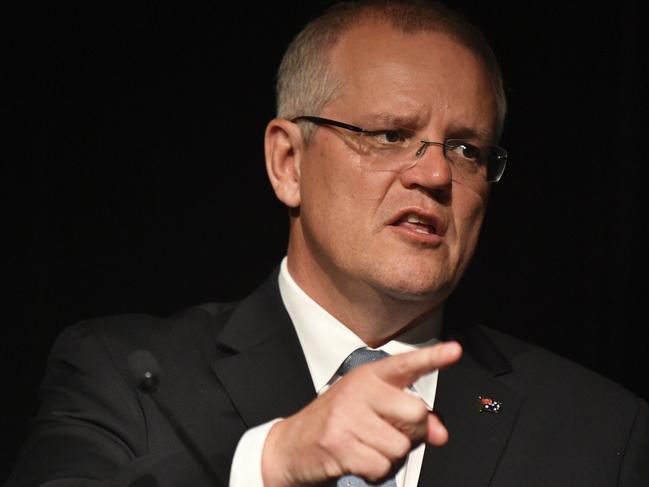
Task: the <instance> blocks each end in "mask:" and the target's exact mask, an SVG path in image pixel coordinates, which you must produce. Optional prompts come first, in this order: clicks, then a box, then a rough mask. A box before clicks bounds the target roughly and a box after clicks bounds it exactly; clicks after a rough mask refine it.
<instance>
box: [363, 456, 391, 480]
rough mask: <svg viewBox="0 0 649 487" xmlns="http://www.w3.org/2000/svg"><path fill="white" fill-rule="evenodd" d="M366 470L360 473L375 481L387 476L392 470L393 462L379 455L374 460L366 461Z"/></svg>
mask: <svg viewBox="0 0 649 487" xmlns="http://www.w3.org/2000/svg"><path fill="white" fill-rule="evenodd" d="M365 470H366V471H364V472H359V473H360V474H361V475H362V476H363V477H365V478H366V479H367V480H369V481H370V482H372V483H374V482H377V481H379V480H381V479H383V478H385V477H386V476H387V475H388V474H389V473H390V472H391V471H392V462H390V460H388V459H387V458H385V457H377V458H376V459H374V460H373V461H372V462H370V463H366V468H365Z"/></svg>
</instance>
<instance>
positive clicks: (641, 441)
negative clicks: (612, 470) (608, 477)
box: [618, 400, 649, 487]
mask: <svg viewBox="0 0 649 487" xmlns="http://www.w3.org/2000/svg"><path fill="white" fill-rule="evenodd" d="M622 454H623V455H624V457H623V458H622V466H621V468H620V479H619V482H618V485H619V486H620V487H646V486H649V405H648V404H647V403H646V402H645V401H643V400H638V410H637V414H636V417H635V421H634V423H633V427H632V428H631V432H630V434H629V441H628V443H627V447H626V449H625V451H624V452H623V453H622Z"/></svg>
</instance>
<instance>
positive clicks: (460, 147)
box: [446, 140, 482, 162]
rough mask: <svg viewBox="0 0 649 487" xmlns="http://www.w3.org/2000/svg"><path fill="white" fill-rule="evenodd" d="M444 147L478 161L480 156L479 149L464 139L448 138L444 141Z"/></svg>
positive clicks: (465, 157) (463, 156)
mask: <svg viewBox="0 0 649 487" xmlns="http://www.w3.org/2000/svg"><path fill="white" fill-rule="evenodd" d="M446 148H447V150H450V151H452V152H453V153H455V154H456V155H458V156H462V158H464V159H468V160H472V161H476V162H480V160H481V158H482V154H481V152H480V149H479V148H478V147H476V146H475V145H472V144H469V143H467V142H465V141H460V140H449V141H447V142H446Z"/></svg>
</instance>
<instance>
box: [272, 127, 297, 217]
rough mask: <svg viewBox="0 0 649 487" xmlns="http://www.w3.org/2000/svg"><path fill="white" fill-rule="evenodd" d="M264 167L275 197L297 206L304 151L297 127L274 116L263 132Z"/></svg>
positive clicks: (290, 205) (288, 204) (294, 206)
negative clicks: (301, 161)
mask: <svg viewBox="0 0 649 487" xmlns="http://www.w3.org/2000/svg"><path fill="white" fill-rule="evenodd" d="M264 151H265V155H266V171H267V172H268V179H270V184H271V185H272V186H273V189H274V190H275V195H276V196H277V198H278V199H279V200H280V201H281V202H282V203H284V204H285V205H286V206H288V207H289V208H297V207H299V206H300V159H301V157H302V153H303V144H302V136H301V133H300V129H299V128H298V127H297V125H295V124H294V123H292V122H290V121H288V120H285V119H281V118H275V119H273V120H271V121H270V122H269V123H268V126H267V127H266V133H265V136H264Z"/></svg>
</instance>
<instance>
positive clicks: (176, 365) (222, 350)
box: [7, 273, 649, 487]
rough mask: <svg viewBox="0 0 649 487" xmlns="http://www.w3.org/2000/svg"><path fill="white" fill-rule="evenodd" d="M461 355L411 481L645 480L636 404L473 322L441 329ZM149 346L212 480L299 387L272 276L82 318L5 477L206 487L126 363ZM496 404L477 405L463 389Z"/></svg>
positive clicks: (293, 401)
mask: <svg viewBox="0 0 649 487" xmlns="http://www.w3.org/2000/svg"><path fill="white" fill-rule="evenodd" d="M456 334H457V336H456V338H457V339H459V341H460V342H461V343H462V344H463V346H464V348H465V354H464V356H463V358H462V360H461V362H460V363H459V364H457V365H455V366H453V367H451V368H449V369H448V370H444V371H442V372H441V373H440V376H439V384H438V389H437V398H436V409H437V411H438V413H439V414H440V415H441V417H442V418H443V420H444V421H445V423H446V425H447V427H448V429H449V432H450V441H449V443H448V444H447V445H446V446H444V447H443V448H431V447H427V450H426V454H425V457H424V463H423V466H422V471H421V475H420V482H419V485H421V486H425V485H434V486H436V487H443V486H462V487H475V486H487V485H490V486H494V487H503V486H516V487H520V486H570V487H577V486H588V487H595V486H613V485H624V486H645V487H646V486H648V485H649V412H648V409H647V405H646V403H645V402H643V401H640V400H638V399H636V398H635V397H634V396H632V395H631V394H630V393H628V392H626V391H625V390H624V389H622V388H620V387H619V386H617V385H615V384H613V383H611V382H609V381H607V380H605V379H603V378H601V377H599V376H597V375H596V374H594V373H592V372H589V371H588V370H585V369H583V368H581V367H579V366H577V365H574V364H572V363H570V362H568V361H566V360H564V359H562V358H559V357H557V356H555V355H553V354H550V353H548V352H546V351H543V350H541V349H539V348H537V347H534V346H531V345H529V344H526V343H523V342H521V341H518V340H516V339H513V338H511V337H508V336H505V335H503V334H500V333H497V332H495V331H493V330H490V329H487V328H484V327H477V326H473V327H465V328H462V329H459V330H456ZM137 349H147V350H150V351H151V352H152V353H153V354H154V355H155V356H156V357H157V359H158V361H159V363H160V365H161V370H162V374H161V382H160V393H161V394H162V395H163V399H164V401H165V402H166V403H167V405H168V406H169V407H170V408H171V409H172V410H173V411H174V413H175V414H176V415H177V416H178V418H179V420H180V421H181V422H182V423H183V424H184V426H185V427H186V428H187V429H188V431H189V432H190V434H191V436H192V437H193V438H194V439H195V440H196V441H197V442H198V444H199V445H200V447H201V448H202V449H203V450H204V451H205V452H206V453H207V455H208V456H209V457H210V459H211V462H213V465H214V466H215V467H216V468H217V470H218V471H219V474H220V475H221V476H222V478H223V483H224V484H225V483H226V482H227V477H228V474H229V465H230V461H231V458H232V455H233V453H234V449H235V447H236V444H237V442H238V440H239V438H240V437H241V435H242V434H243V433H244V432H245V431H246V429H248V428H250V427H252V426H256V425H258V424H260V423H263V422H265V421H268V420H270V419H272V418H276V417H285V416H288V415H290V414H292V413H294V412H296V411H298V410H299V409H300V408H302V407H303V406H304V405H306V404H307V403H308V402H309V401H311V400H312V399H313V398H314V397H315V395H316V394H315V391H314V388H313V384H312V383H311V379H310V375H309V373H308V369H307V365H306V361H305V359H304V356H303V354H302V351H301V348H300V345H299V342H298V339H297V336H296V334H295V331H294V329H293V326H292V324H291V322H290V319H289V317H288V314H287V312H286V310H285V309H284V306H283V304H282V301H281V298H280V296H279V291H278V286H277V275H276V273H275V274H274V275H272V276H271V277H270V279H269V280H268V281H267V282H266V283H265V284H264V285H263V286H261V287H260V288H259V289H258V290H257V291H256V292H255V293H253V294H252V295H251V296H250V297H248V298H247V299H245V300H244V301H242V302H241V303H238V304H209V305H206V306H200V307H196V308H192V309H189V310H186V311H184V312H182V313H180V314H178V315H175V316H173V317H171V318H167V319H159V318H154V317H151V316H145V315H128V316H119V317H111V318H102V319H98V320H91V321H85V322H82V323H80V324H78V325H75V326H74V327H71V328H69V329H67V330H65V331H64V332H63V333H62V334H61V335H60V337H59V338H58V340H57V342H56V344H55V346H54V348H53V350H52V353H51V357H50V360H49V367H48V371H47V374H46V377H45V379H44V382H43V385H42V407H41V410H40V412H39V413H38V415H37V417H36V419H35V421H34V429H33V431H32V434H31V436H30V438H29V439H28V441H27V443H26V445H25V447H24V449H23V452H22V455H21V458H20V460H19V462H18V464H17V466H16V469H15V470H14V473H13V475H12V476H11V477H10V479H9V481H8V483H7V486H8V487H9V486H10V487H18V486H32V485H43V484H44V485H49V486H63V485H65V486H89V485H130V484H132V485H136V486H140V487H142V486H155V485H161V486H184V485H187V486H198V485H208V481H207V480H206V479H205V478H204V477H203V474H202V471H201V469H200V468H199V467H198V466H197V464H196V462H195V460H194V459H193V458H192V457H191V456H190V455H189V454H188V453H187V451H186V450H185V449H184V448H183V446H182V444H181V443H180V442H179V440H178V438H177V436H176V435H175V434H174V432H173V430H172V428H171V427H170V426H169V425H168V423H167V422H166V421H165V420H164V418H163V417H162V416H161V414H160V412H159V411H158V409H157V408H156V407H155V405H154V404H153V403H152V401H151V398H150V397H148V396H146V395H144V394H142V393H140V392H139V391H138V390H137V388H136V386H135V384H134V381H133V379H132V378H131V376H130V374H129V371H128V365H127V357H128V356H129V354H130V353H131V352H132V351H134V350H137ZM478 395H481V396H483V397H488V398H492V399H494V400H497V401H499V402H500V403H501V404H502V407H501V412H500V413H499V414H494V413H490V412H479V408H478V403H477V396H478Z"/></svg>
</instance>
